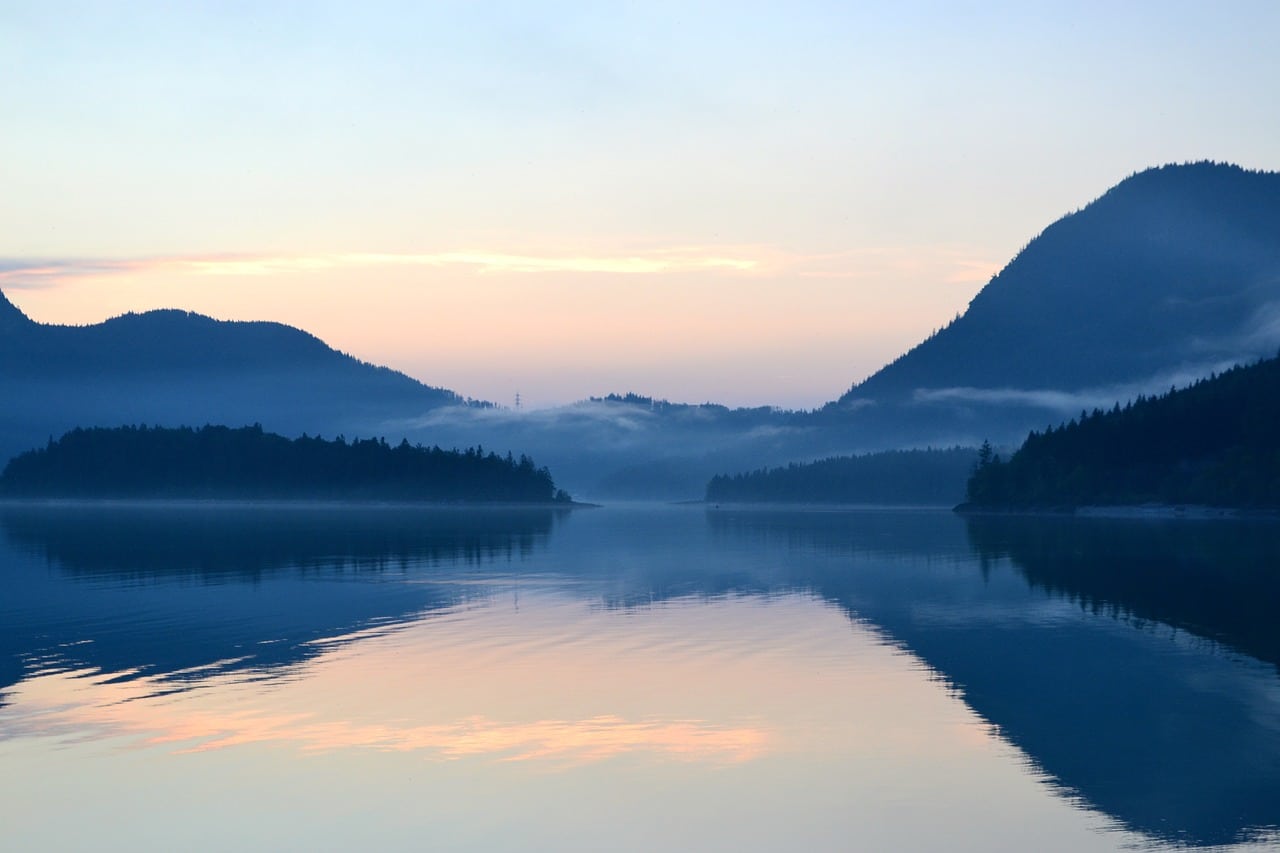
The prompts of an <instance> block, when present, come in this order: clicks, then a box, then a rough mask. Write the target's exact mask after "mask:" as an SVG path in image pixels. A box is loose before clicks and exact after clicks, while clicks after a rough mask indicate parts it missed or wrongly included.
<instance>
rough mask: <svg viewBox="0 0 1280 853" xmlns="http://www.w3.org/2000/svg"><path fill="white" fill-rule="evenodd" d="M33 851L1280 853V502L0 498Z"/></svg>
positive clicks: (9, 837) (25, 816) (17, 807)
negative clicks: (828, 505)
mask: <svg viewBox="0 0 1280 853" xmlns="http://www.w3.org/2000/svg"><path fill="white" fill-rule="evenodd" d="M0 532H2V533H3V536H2V538H0V589H3V592H2V593H0V625H3V631H2V632H0V766H2V767H3V768H4V770H5V772H4V773H3V774H0V846H3V847H4V848H5V849H73V850H75V849H81V850H89V849H93V850H102V849H139V848H143V849H174V848H182V849H189V850H225V849H228V848H231V847H235V848H239V849H262V850H281V849H295V850H324V849H332V850H342V849H353V848H362V849H363V848H369V847H382V848H388V849H415V850H417V849H485V850H602V849H610V850H655V849H680V850H735V851H739V850H780V849H813V850H848V849H864V850H943V849H945V850H1029V849H1035V850H1063V851H1075V850H1115V849H1133V848H1135V847H1137V848H1144V849H1146V848H1150V849H1167V848H1187V847H1230V848H1231V849H1242V850H1243V849H1280V834H1278V832H1277V826H1280V675H1278V670H1277V664H1278V663H1280V627H1278V624H1280V623H1277V621H1276V620H1275V618H1274V614H1275V613H1276V612H1277V609H1276V607H1277V605H1278V604H1280V579H1278V576H1280V571H1278V570H1280V527H1277V526H1276V525H1274V524H1271V523H1254V524H1250V523H1243V522H1217V521H1167V522H1161V521H1150V520H1144V521H1121V520H1105V519H1090V520H1084V519H1081V520H1071V519H1038V520H1037V519H985V520H974V521H965V520H964V519H961V518H958V517H956V516H954V515H952V514H950V513H946V512H932V511H892V510H864V511H832V512H785V511H776V510H774V511H768V510H759V511H731V510H715V509H704V508H701V507H664V506H629V507H616V508H610V507H606V508H601V509H592V510H576V511H572V512H552V511H543V510H527V511H520V512H511V511H499V510H488V511H477V510H464V509H457V510H434V511H431V510H411V509H405V508H399V509H397V508H376V507H375V508H369V507H365V508H360V507H319V508H305V509H304V508H299V507H289V506H238V507H237V506H219V507H206V506H200V505H183V506H73V505H63V506H53V507H25V508H24V507H20V506H12V505H11V506H7V507H4V508H0Z"/></svg>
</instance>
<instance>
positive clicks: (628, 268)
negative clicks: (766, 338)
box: [0, 249, 766, 289]
mask: <svg viewBox="0 0 1280 853" xmlns="http://www.w3.org/2000/svg"><path fill="white" fill-rule="evenodd" d="M387 266H398V267H435V268H438V267H463V268H470V269H471V270H473V271H475V272H476V273H478V274H481V275H486V274H494V273H609V274H617V275H657V274H663V273H677V272H696V271H704V272H720V273H724V272H728V273H751V272H758V271H761V270H762V269H763V268H764V267H765V266H766V264H765V262H764V261H762V260H761V259H759V258H753V257H746V256H734V255H730V254H725V253H721V252H716V253H706V252H701V251H699V250H696V249H667V250H661V251H651V252H644V253H634V254H624V255H555V254H547V255H538V254H512V253H504V252H483V251H456V252H432V253H377V252H341V253H328V254H318V255H223V256H211V257H154V258H131V259H119V260H115V259H102V258H63V259H43V258H42V259H25V260H24V259H19V258H9V259H0V286H5V287H12V288H16V289H34V288H42V287H50V286H55V285H57V284H59V283H60V282H63V281H67V280H71V279H83V278H97V277H109V276H122V275H139V274H146V273H165V272H171V273H174V274H185V275H208V276H270V275H277V274H284V273H299V272H304V273H305V272H319V271H328V270H337V269H357V268H369V267H387Z"/></svg>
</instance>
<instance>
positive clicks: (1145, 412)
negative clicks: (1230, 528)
mask: <svg viewBox="0 0 1280 853" xmlns="http://www.w3.org/2000/svg"><path fill="white" fill-rule="evenodd" d="M1145 503H1160V504H1197V505H1206V506H1220V507H1237V508H1276V507H1280V358H1272V359H1267V360H1263V361H1259V362H1256V363H1254V364H1251V365H1248V366H1242V367H1235V368H1232V369H1230V370H1228V371H1226V372H1224V373H1222V374H1221V375H1211V376H1210V377H1209V378H1207V379H1202V380H1200V381H1198V382H1196V383H1195V384H1193V385H1191V386H1189V387H1186V388H1183V389H1170V390H1169V392H1168V393H1166V394H1163V395H1161V396H1157V397H1145V396H1139V397H1138V398H1137V399H1135V400H1133V401H1131V402H1129V403H1127V404H1126V405H1125V406H1123V407H1121V406H1120V405H1119V404H1118V403H1117V404H1116V405H1115V406H1114V407H1112V409H1111V410H1110V411H1105V412H1104V411H1101V410H1099V409H1094V410H1093V411H1092V412H1081V413H1080V417H1079V418H1077V419H1073V420H1071V421H1070V422H1068V423H1066V424H1063V425H1061V426H1059V427H1057V428H1056V429H1055V428H1053V427H1049V428H1048V429H1046V430H1045V431H1044V432H1034V431H1033V432H1032V433H1031V434H1030V435H1028V436H1027V439H1026V441H1024V442H1023V444H1022V446H1021V447H1020V448H1018V450H1017V451H1016V452H1014V453H1013V455H1012V456H1011V457H1010V458H1009V459H1007V460H1003V459H1001V458H1000V456H999V454H996V453H994V452H993V451H992V449H991V447H990V445H984V446H983V448H982V450H981V451H980V455H979V459H978V464H977V465H976V467H975V469H974V471H973V474H972V476H971V477H970V478H969V483H968V489H967V504H968V505H969V506H972V507H973V508H984V507H988V508H1007V509H1053V508H1060V509H1071V508H1075V507H1079V506H1087V505H1100V506H1105V505H1112V506H1115V505H1130V504H1145Z"/></svg>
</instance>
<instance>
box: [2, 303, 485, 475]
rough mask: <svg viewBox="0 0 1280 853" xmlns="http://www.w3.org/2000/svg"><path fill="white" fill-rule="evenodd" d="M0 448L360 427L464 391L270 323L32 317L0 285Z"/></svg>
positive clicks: (174, 314)
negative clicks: (132, 431) (52, 321)
mask: <svg viewBox="0 0 1280 853" xmlns="http://www.w3.org/2000/svg"><path fill="white" fill-rule="evenodd" d="M0 399H3V400H4V401H5V405H4V407H3V409H0V458H8V457H9V456H12V455H13V454H14V453H17V452H19V451H21V450H25V449H27V448H29V447H32V446H34V445H37V444H44V443H45V441H46V440H47V439H49V438H50V437H52V436H56V435H61V434H62V433H64V432H66V431H68V430H70V429H72V428H74V427H77V426H119V425H121V424H138V423H148V424H157V425H169V426H178V425H182V424H204V423H238V424H244V423H260V424H262V425H263V426H264V427H266V428H267V429H269V430H272V431H274V432H280V433H283V434H286V435H297V434H299V433H302V432H311V433H317V432H324V433H329V434H335V433H339V432H347V433H349V434H352V435H356V434H360V435H365V436H368V435H371V434H373V433H374V432H375V431H376V430H377V429H378V427H379V426H380V425H381V424H384V423H386V422H387V421H389V420H393V419H396V418H408V417H415V416H418V415H421V414H422V413H424V412H426V411H428V410H430V409H434V408H437V407H439V406H444V405H451V404H462V403H464V402H465V401H463V400H462V398H460V397H459V396H458V395H456V394H454V393H453V392H451V391H446V390H443V389H440V388H432V387H430V386H427V385H423V384H422V383H420V382H418V381H416V380H414V379H411V378H410V377H408V376H405V375H404V374H402V373H397V372H395V371H393V370H389V369H387V368H385V367H376V366H374V365H371V364H366V363H364V362H362V361H359V360H357V359H355V358H352V357H351V356H349V355H346V354H344V353H341V352H338V351H336V350H334V349H332V348H330V347H329V346H327V345H326V344H325V343H324V342H323V341H321V340H319V339H318V338H316V337H314V336H312V335H309V334H307V333H306V332H303V331H300V330H298V329H294V328H291V327H289V326H285V325H281V324H279V323H260V322H228V321H221V320H214V319H211V318H209V317H204V316H201V315H199V314H192V313H188V312H185V311H172V310H169V311H149V312H147V313H145V314H125V315H123V316H120V317H115V318H113V319H110V320H107V321H106V322H104V323H98V324H96V325H91V326H57V325H47V324H42V323H36V322H33V321H32V320H30V319H29V318H27V317H26V316H25V315H24V314H23V313H22V312H21V311H20V310H19V309H18V308H17V307H16V306H14V305H13V304H12V303H11V302H9V300H8V299H6V298H5V297H4V295H3V294H0Z"/></svg>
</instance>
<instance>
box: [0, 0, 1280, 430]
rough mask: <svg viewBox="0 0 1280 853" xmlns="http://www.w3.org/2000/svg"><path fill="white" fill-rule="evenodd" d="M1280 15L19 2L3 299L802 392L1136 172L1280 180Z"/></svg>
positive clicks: (1171, 10) (541, 378)
mask: <svg viewBox="0 0 1280 853" xmlns="http://www.w3.org/2000/svg"><path fill="white" fill-rule="evenodd" d="M1277 32H1280V4H1277V3H1275V2H1274V0H1266V2H1232V1H1231V0H1226V2H1221V3H1215V4H1212V5H1207V4H1204V3H1184V2H1167V1H1166V2H1159V3H1155V2H1150V3H1148V2H1133V3H1116V2H1114V0H1110V2H1105V3H1103V2H1096V3H1095V2H1072V3H1037V2H1026V1H1025V0H1023V2H1018V3H1007V4H1003V3H984V4H969V3H938V4H927V3H910V4H908V3H848V2H839V3H837V2H832V3H817V2H813V3H797V2H788V3H785V4H784V3H750V2H745V0H737V2H733V3H710V2H708V3H688V2H681V3H659V2H646V3H642V4H641V3H635V4H610V3H561V2H543V3H529V2H520V3H461V2H459V3H448V2H406V3H391V2H365V3H359V4H356V3H322V2H298V3H285V2H277V3H265V2H260V1H259V2H252V3H250V2H243V3H241V2H217V3H197V2H183V3H127V2H101V3H72V2H13V0H4V2H0V115H2V116H3V125H2V127H3V130H2V131H0V235H2V236H0V289H3V290H4V292H5V293H6V294H7V295H8V296H9V297H10V298H11V299H12V301H13V302H14V303H15V304H17V305H18V306H19V307H21V308H22V309H23V310H25V311H26V312H27V313H28V314H30V315H31V316H32V317H33V318H34V319H37V320H40V321H43V322H55V323H89V322H96V321H99V320H102V319H105V318H107V317H109V316H112V315H115V314H119V313H122V312H125V311H140V310H145V309H150V308H156V307H180V308H186V309H190V310H194V311H200V312H202V313H207V314H211V315H213V316H216V317H220V318H228V319H270V320H278V321H281V322H285V323H289V324H291V325H295V326H299V327H302V328H305V329H307V330H308V331H311V332H313V333H315V334H317V335H318V336H320V337H321V338H323V339H325V340H326V341H328V342H329V343H331V344H332V345H334V346H336V347H338V348H339V349H342V350H344V351H347V352H350V353H352V354H355V355H357V356H359V357H361V358H363V359H366V360H369V361H374V362H378V363H384V364H388V365H390V366H392V367H395V368H398V369H400V370H404V371H405V372H407V373H409V374H411V375H413V376H415V377H417V378H419V379H422V380H423V381H426V382H428V383H430V384H433V385H440V386H444V387H448V388H451V389H453V390H455V391H458V392H459V393H461V394H464V395H467V396H471V397H476V398H484V399H491V400H495V401H498V402H502V403H508V404H509V403H510V402H511V401H512V399H513V398H514V395H515V393H516V392H517V391H518V392H520V393H521V394H522V396H523V397H524V399H525V400H526V401H527V403H528V404H530V405H533V406H546V405H553V404H558V403H565V402H569V401H572V400H576V399H580V398H583V397H586V396H589V395H599V394H605V393H609V392H624V391H634V392H638V393H644V394H652V395H654V396H659V397H666V398H668V399H672V400H682V401H691V402H700V401H704V400H714V401H717V402H724V403H729V404H737V405H759V404H772V405H782V406H788V407H808V406H814V405H819V404H821V403H822V402H824V401H826V400H828V399H831V398H833V397H835V396H838V395H839V394H840V393H841V392H842V391H844V390H845V389H846V388H847V387H848V386H849V385H850V384H851V383H852V382H854V381H855V380H858V379H860V378H863V377H865V376H866V375H868V374H869V373H871V372H873V371H874V370H875V369H876V368H877V367H879V366H880V365H882V364H883V363H885V362H886V361H888V360H890V359H892V358H893V357H895V356H897V355H898V354H900V353H901V352H903V351H904V350H906V349H907V348H909V347H910V346H911V345H912V344H914V343H915V342H916V341H918V340H919V339H920V338H922V337H923V336H925V335H927V334H928V333H929V332H930V331H931V330H932V329H934V328H936V327H938V326H941V325H943V324H944V323H946V322H947V321H948V320H949V319H950V318H951V317H952V316H954V315H955V314H956V313H957V312H958V311H960V310H962V309H963V308H964V306H965V305H966V304H967V303H968V301H969V299H971V298H972V297H973V295H974V294H975V293H976V292H977V290H978V289H979V288H980V287H981V286H982V285H983V284H984V283H985V282H986V280H987V279H988V278H989V277H990V275H991V274H992V273H993V272H995V271H996V270H997V269H998V268H999V267H1000V266H1002V265H1003V264H1004V263H1005V262H1007V261H1008V260H1009V259H1010V258H1011V257H1012V256H1013V255H1014V254H1015V253H1016V252H1017V250H1018V249H1019V248H1020V247H1021V246H1022V245H1024V244H1025V243H1026V242H1027V241H1028V240H1029V239H1031V238H1032V237H1033V236H1035V234H1036V233H1038V232H1039V231H1040V230H1041V229H1042V228H1043V227H1044V226H1045V225H1047V224H1049V223H1050V222H1051V221H1052V220H1054V219H1056V218H1057V217H1059V216H1061V215H1062V214H1064V213H1066V212H1068V211H1071V210H1074V209H1076V208H1078V207H1080V206H1082V205H1084V204H1086V203H1087V202H1089V201H1090V200H1091V199H1093V198H1094V197H1096V196H1097V195H1099V194H1101V193H1102V192H1103V191H1105V190H1106V189H1107V188H1108V187H1109V186H1111V185H1112V184H1114V183H1116V182H1117V181H1118V180H1120V179H1122V178H1124V177H1125V176H1126V175H1128V174H1130V173H1132V172H1134V171H1138V170H1140V169H1143V168H1145V167H1147V166H1151V165H1157V164H1160V163H1165V162H1178V161H1186V160H1199V159H1214V160H1226V161H1232V162H1237V163H1240V164H1241V165H1244V166H1247V167H1250V168H1261V169H1272V170H1274V169H1280V110H1277V109H1275V107H1274V102H1275V83H1276V81H1277V80H1280V51H1276V50H1275V44H1274V38H1275V34H1276V33H1277Z"/></svg>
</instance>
